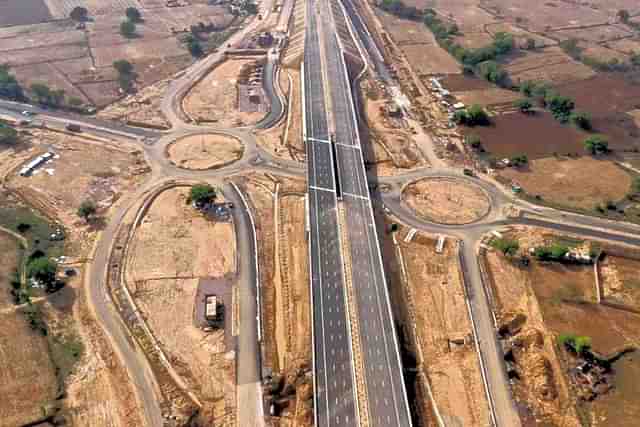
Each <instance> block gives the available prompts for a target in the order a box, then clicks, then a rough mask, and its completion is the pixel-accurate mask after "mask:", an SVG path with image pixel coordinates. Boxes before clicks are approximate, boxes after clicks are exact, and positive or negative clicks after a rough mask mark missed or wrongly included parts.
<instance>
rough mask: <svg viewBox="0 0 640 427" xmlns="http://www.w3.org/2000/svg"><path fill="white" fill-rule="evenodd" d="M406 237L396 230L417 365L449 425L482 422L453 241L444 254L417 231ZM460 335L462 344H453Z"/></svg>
mask: <svg viewBox="0 0 640 427" xmlns="http://www.w3.org/2000/svg"><path fill="white" fill-rule="evenodd" d="M404 231H408V230H406V229H405V230H404ZM405 235H406V232H400V233H397V236H398V239H399V241H400V243H399V248H400V251H401V253H402V259H403V260H404V264H405V268H406V271H407V278H406V280H407V283H406V289H405V293H407V294H409V295H411V299H412V300H413V307H414V308H415V309H416V310H415V317H416V324H415V327H416V332H417V336H418V340H419V342H420V344H421V348H420V350H419V353H421V354H422V357H423V358H424V359H423V360H424V363H423V364H422V365H421V366H419V368H418V369H419V371H421V373H423V374H424V375H426V378H427V380H428V381H429V383H430V385H431V388H432V391H433V394H434V398H435V402H436V406H437V408H438V410H439V411H440V413H441V415H442V416H443V418H444V419H445V422H446V423H447V424H451V425H464V426H486V425H488V424H489V414H488V405H487V402H486V398H485V393H484V389H483V386H482V378H481V376H480V366H479V364H478V357H477V354H476V352H475V349H474V346H473V341H471V334H472V329H471V323H470V321H469V317H468V312H467V308H466V304H465V296H464V290H463V284H462V282H461V276H460V271H459V268H460V266H459V262H458V257H457V251H456V245H455V242H452V241H447V242H446V244H445V250H444V252H443V253H442V254H437V253H436V252H435V246H436V241H435V239H433V238H430V237H426V236H424V235H422V234H416V236H414V238H413V239H412V240H411V241H410V242H405V241H404V237H405ZM424 307H429V309H428V310H425V309H424ZM408 327H410V326H409V325H408ZM461 339H462V340H464V341H465V344H463V345H461V344H454V343H452V340H453V341H458V340H461ZM424 404H425V406H428V402H424Z"/></svg>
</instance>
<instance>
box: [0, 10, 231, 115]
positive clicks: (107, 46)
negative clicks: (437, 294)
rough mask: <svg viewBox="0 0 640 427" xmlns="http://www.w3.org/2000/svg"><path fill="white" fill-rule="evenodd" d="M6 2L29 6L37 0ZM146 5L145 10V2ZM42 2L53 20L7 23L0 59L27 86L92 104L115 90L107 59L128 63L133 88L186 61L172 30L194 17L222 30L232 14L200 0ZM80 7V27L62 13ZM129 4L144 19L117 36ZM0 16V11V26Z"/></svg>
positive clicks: (103, 100) (2, 30) (0, 32)
mask: <svg viewBox="0 0 640 427" xmlns="http://www.w3.org/2000/svg"><path fill="white" fill-rule="evenodd" d="M13 3H15V4H20V5H28V4H32V3H33V4H35V3H37V1H36V0H29V1H25V2H13ZM145 3H149V5H150V8H148V9H147V8H145V7H146V5H145ZM42 4H44V3H42ZM47 4H48V5H49V7H50V8H51V12H52V15H53V17H55V18H56V19H58V20H56V21H51V22H46V23H38V24H32V25H22V24H21V23H20V21H19V20H15V21H13V22H12V23H13V24H16V25H14V26H10V27H4V28H0V56H1V57H2V58H3V61H2V62H3V63H4V62H6V63H8V64H9V65H10V66H11V67H12V69H13V72H14V73H15V74H16V77H17V78H18V80H19V81H20V82H21V83H22V84H24V85H25V86H26V87H28V86H29V85H30V84H31V83H33V82H36V81H37V82H45V83H47V84H48V85H50V86H51V87H53V88H57V89H64V90H65V93H66V94H67V95H69V96H74V97H78V98H80V99H82V100H83V101H84V102H85V103H90V104H94V105H96V106H98V107H103V106H105V105H107V104H109V103H111V102H113V101H114V100H115V99H117V98H118V97H119V96H120V93H119V90H118V89H119V88H118V86H117V83H116V82H115V78H116V75H115V72H114V70H113V68H112V64H113V62H114V61H116V60H120V59H126V60H129V61H130V62H132V63H133V64H134V66H135V70H136V73H137V84H138V86H139V87H144V86H147V85H150V84H153V83H155V82H157V81H159V80H162V79H164V78H167V77H168V76H170V75H172V74H174V73H175V72H176V71H178V70H180V69H182V68H184V67H185V66H186V65H188V64H189V63H190V62H191V61H192V59H191V56H190V55H189V53H188V52H187V50H186V49H185V47H184V46H182V45H181V44H180V43H179V41H178V39H177V37H176V35H175V33H176V32H183V31H188V30H189V27H190V26H191V25H196V24H199V23H204V24H213V26H214V27H215V28H216V29H217V30H223V29H226V28H228V27H229V26H230V25H231V24H232V23H233V22H234V19H235V18H234V17H233V16H232V15H231V14H230V13H228V11H227V9H226V8H225V7H222V6H210V5H207V4H201V3H196V4H191V5H190V6H188V7H178V8H167V7H165V4H164V2H162V3H160V4H155V3H151V2H139V1H137V0H110V1H106V2H103V1H99V0H65V1H54V0H47ZM79 5H80V6H84V7H87V8H88V9H89V14H90V17H91V20H90V21H89V22H87V23H86V28H84V29H81V28H76V24H75V23H74V22H73V21H71V20H69V19H66V18H68V14H69V11H70V10H71V9H72V8H73V7H75V6H79ZM129 6H135V7H138V8H139V9H140V10H141V13H142V16H143V21H142V22H141V23H139V24H137V27H136V33H137V37H135V38H132V39H125V38H124V37H123V36H122V35H120V34H119V26H120V23H121V22H122V21H123V20H124V19H125V16H124V11H125V9H126V8H127V7H129ZM16 7H18V6H15V7H14V8H16ZM21 7H22V6H21ZM24 7H29V6H24ZM45 9H46V7H45ZM34 13H35V12H34ZM4 18H5V17H4V15H3V14H2V13H0V26H1V25H3V21H2V20H3V19H4ZM6 19H10V17H8V18H6ZM33 19H35V20H36V21H38V22H41V21H42V20H41V19H39V18H38V19H36V18H35V17H34V18H33ZM32 21H33V20H31V21H29V22H27V23H25V24H28V23H32ZM34 22H35V21H34ZM17 24H20V25H17Z"/></svg>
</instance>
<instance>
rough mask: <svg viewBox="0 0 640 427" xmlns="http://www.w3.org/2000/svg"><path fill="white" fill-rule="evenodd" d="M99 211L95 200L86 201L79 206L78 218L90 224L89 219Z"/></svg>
mask: <svg viewBox="0 0 640 427" xmlns="http://www.w3.org/2000/svg"><path fill="white" fill-rule="evenodd" d="M97 211H98V207H97V206H96V203H95V202H94V201H93V200H89V199H87V200H85V201H83V202H82V203H80V206H78V211H77V212H76V213H77V214H78V216H79V217H80V218H82V219H84V220H85V221H86V222H89V218H91V217H92V216H93V215H95V213H96V212H97Z"/></svg>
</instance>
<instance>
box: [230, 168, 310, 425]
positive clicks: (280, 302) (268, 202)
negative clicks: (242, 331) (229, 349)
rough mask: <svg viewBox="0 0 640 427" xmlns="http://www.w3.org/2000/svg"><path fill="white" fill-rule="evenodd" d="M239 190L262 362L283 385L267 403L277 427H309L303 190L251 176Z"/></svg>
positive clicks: (278, 180) (295, 184) (280, 180)
mask: <svg viewBox="0 0 640 427" xmlns="http://www.w3.org/2000/svg"><path fill="white" fill-rule="evenodd" d="M240 186H241V188H242V189H243V191H245V192H246V194H247V195H248V198H249V203H250V205H251V209H252V210H253V212H254V216H255V220H256V229H257V237H258V245H259V254H260V258H259V260H260V285H261V288H262V307H263V316H264V317H263V334H264V335H263V336H264V344H265V355H266V357H265V360H263V361H262V362H263V366H264V367H265V368H267V369H271V370H272V371H273V373H274V375H275V378H282V379H283V381H282V384H283V385H282V386H280V387H276V390H275V391H274V392H273V393H271V394H269V395H268V396H266V398H267V399H268V400H277V401H278V405H277V406H278V408H279V410H278V412H279V413H278V414H277V416H276V417H274V420H273V421H274V422H278V423H279V424H278V425H281V426H283V427H284V426H286V427H289V426H291V427H293V426H300V427H307V426H311V425H312V423H313V419H312V412H311V411H312V408H311V406H310V400H309V399H310V398H311V395H312V393H313V390H312V384H311V377H310V372H311V353H310V352H311V329H310V328H311V323H310V322H311V312H310V301H309V278H308V266H307V242H306V240H305V239H304V215H305V208H304V199H303V197H302V196H303V195H304V193H305V185H304V182H303V181H297V180H290V179H285V178H279V177H272V176H265V175H251V176H247V177H244V178H242V180H241V182H240ZM276 193H277V194H278V202H277V209H276V204H275V199H274V198H275V195H276ZM286 390H289V392H286ZM287 393H290V394H287Z"/></svg>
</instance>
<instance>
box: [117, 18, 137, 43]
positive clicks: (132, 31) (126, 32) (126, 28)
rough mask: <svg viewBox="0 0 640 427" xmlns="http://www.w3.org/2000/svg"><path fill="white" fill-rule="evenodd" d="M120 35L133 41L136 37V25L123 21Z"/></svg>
mask: <svg viewBox="0 0 640 427" xmlns="http://www.w3.org/2000/svg"><path fill="white" fill-rule="evenodd" d="M120 35H122V37H125V38H127V39H132V38H134V37H135V36H136V24H135V23H133V22H131V21H123V22H122V23H120Z"/></svg>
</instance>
